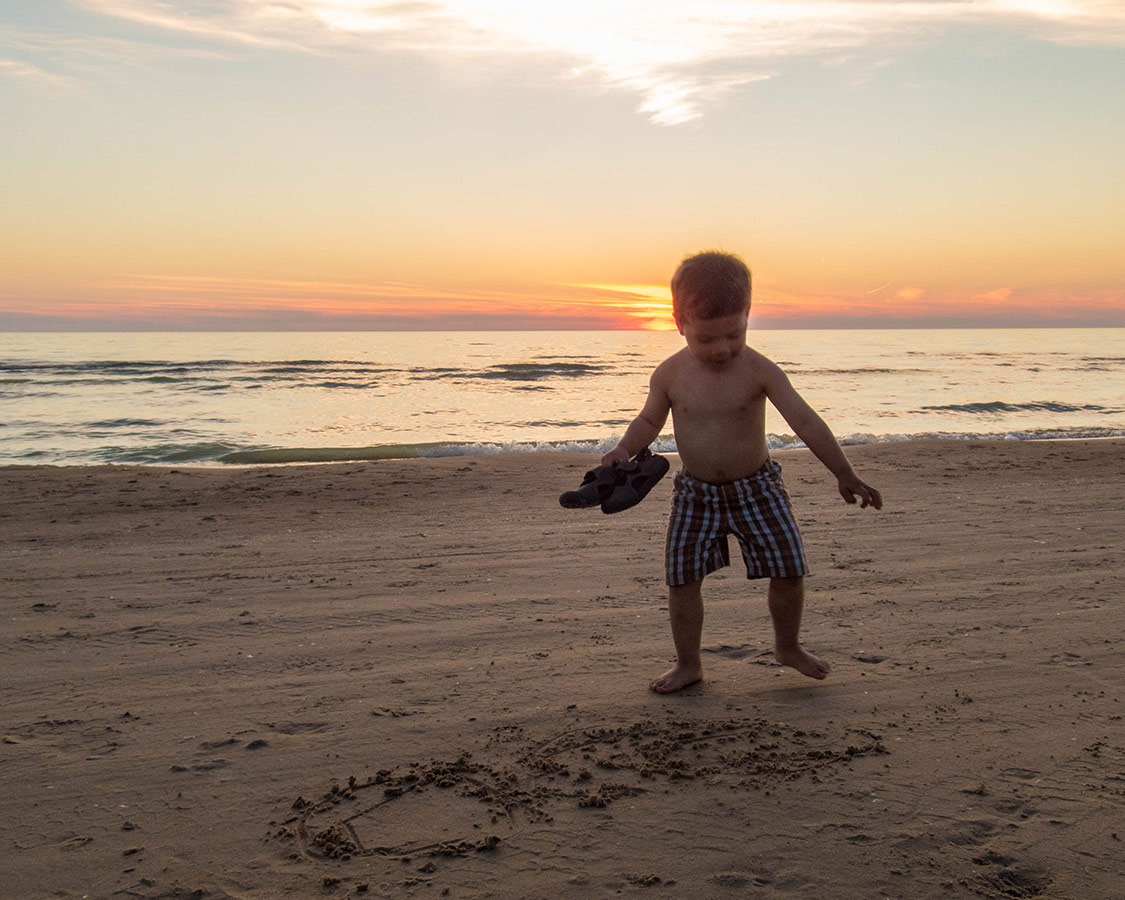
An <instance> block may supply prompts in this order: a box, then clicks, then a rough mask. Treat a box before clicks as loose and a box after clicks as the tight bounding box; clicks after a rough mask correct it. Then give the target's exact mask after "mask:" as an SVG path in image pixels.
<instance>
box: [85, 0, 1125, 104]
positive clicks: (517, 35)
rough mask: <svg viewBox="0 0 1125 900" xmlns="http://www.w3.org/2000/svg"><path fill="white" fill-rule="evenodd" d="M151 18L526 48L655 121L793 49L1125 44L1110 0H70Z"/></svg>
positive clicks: (460, 47) (374, 47)
mask: <svg viewBox="0 0 1125 900" xmlns="http://www.w3.org/2000/svg"><path fill="white" fill-rule="evenodd" d="M70 2H71V3H73V4H75V5H77V6H81V7H84V8H86V9H90V10H93V11H96V12H99V13H103V14H105V15H107V16H113V17H117V18H121V19H128V20H130V21H133V22H138V23H142V24H145V25H148V26H151V27H154V28H159V29H171V30H175V31H179V32H186V33H190V34H194V35H197V36H200V37H205V38H211V39H219V40H224V41H234V42H237V43H243V44H249V45H254V46H258V47H272V48H277V49H289V50H301V51H307V52H315V53H330V52H334V51H344V50H352V51H355V50H359V51H375V52H383V51H402V52H408V53H416V54H423V55H426V56H427V57H430V58H433V59H440V60H442V61H443V63H445V64H448V61H450V60H459V61H460V62H461V63H462V64H469V65H475V66H485V65H492V62H491V61H493V60H496V59H505V60H517V61H518V59H520V58H527V57H534V58H536V59H540V60H544V61H546V62H547V64H548V65H550V66H551V67H553V69H554V70H555V71H556V72H557V73H558V75H559V77H574V74H575V73H578V74H579V75H580V76H581V75H590V76H592V83H593V84H596V85H598V86H599V87H600V88H602V89H605V88H610V89H615V90H622V91H627V92H630V93H633V94H635V95H637V96H639V98H640V99H639V102H638V110H639V111H640V112H642V113H644V114H645V115H647V116H648V117H649V119H650V120H651V121H653V122H655V123H658V124H663V125H676V124H682V123H684V122H689V121H691V120H693V119H696V118H698V117H700V116H701V115H702V114H703V110H704V109H705V108H706V107H707V105H708V104H710V103H713V102H714V101H715V99H716V98H717V97H719V96H721V95H722V94H724V93H726V92H728V91H730V90H731V89H733V88H735V87H738V86H740V85H744V84H748V83H750V82H753V81H757V80H761V79H764V78H770V77H773V76H774V74H775V72H776V69H777V66H778V65H779V63H781V62H782V61H785V60H788V59H793V58H804V59H810V58H812V59H822V60H824V61H826V62H835V61H838V60H839V59H840V58H841V56H844V57H845V58H847V57H860V56H862V55H863V54H865V53H866V52H867V51H870V50H872V49H878V50H879V51H880V52H884V51H886V50H888V49H894V48H905V47H908V46H910V45H912V44H915V43H916V42H917V41H919V40H921V39H924V38H926V37H929V36H933V35H936V34H940V33H941V32H942V31H944V30H945V29H948V28H952V27H954V26H965V25H967V26H981V27H985V26H986V27H999V28H1007V29H1011V30H1015V31H1018V32H1020V33H1025V34H1030V35H1031V36H1034V37H1037V38H1042V39H1045V40H1051V41H1058V42H1063V43H1078V44H1110V45H1117V46H1121V45H1125V5H1123V4H1122V3H1121V2H1120V0H705V2H703V0H690V2H689V0H665V2H658V0H569V2H566V3H546V2H542V3H541V2H533V0H414V2H410V0H408V2H402V0H285V2H278V0H209V2H207V3H191V4H188V3H168V2H162V0H70Z"/></svg>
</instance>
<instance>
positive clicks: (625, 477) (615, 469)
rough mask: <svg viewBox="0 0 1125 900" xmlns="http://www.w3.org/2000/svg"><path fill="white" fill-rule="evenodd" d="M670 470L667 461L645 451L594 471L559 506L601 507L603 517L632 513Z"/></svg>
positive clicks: (561, 497) (562, 497)
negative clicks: (633, 508)
mask: <svg viewBox="0 0 1125 900" xmlns="http://www.w3.org/2000/svg"><path fill="white" fill-rule="evenodd" d="M668 468H669V466H668V460H666V459H665V458H664V457H663V456H660V455H658V454H656V453H653V452H652V451H651V450H649V449H648V447H645V448H644V449H643V450H642V451H641V452H640V453H638V454H637V455H636V456H634V457H633V458H632V459H630V460H628V461H627V462H622V463H614V464H613V465H611V466H598V467H597V468H596V469H591V470H590V471H589V472H587V473H586V477H585V478H584V479H583V480H582V486H581V487H579V488H578V490H576V491H567V492H566V493H564V494H562V495H561V496H560V497H559V505H560V506H563V507H565V508H566V509H588V508H589V507H591V506H601V508H602V512H604V513H616V512H621V511H622V510H625V509H630V508H631V507H634V506H636V505H637V504H638V503H640V502H641V501H642V500H644V498H645V496H646V495H647V494H648V492H649V491H651V490H652V489H653V487H654V486H655V485H656V483H657V482H658V481H660V479H661V478H663V477H664V476H665V474H666V473H667V472H668Z"/></svg>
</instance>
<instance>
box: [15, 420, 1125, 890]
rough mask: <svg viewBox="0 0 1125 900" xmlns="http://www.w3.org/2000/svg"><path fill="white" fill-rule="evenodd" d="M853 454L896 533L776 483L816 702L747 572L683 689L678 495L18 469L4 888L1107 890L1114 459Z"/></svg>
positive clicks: (346, 470)
mask: <svg viewBox="0 0 1125 900" xmlns="http://www.w3.org/2000/svg"><path fill="white" fill-rule="evenodd" d="M845 449H846V452H847V454H848V456H849V458H851V459H852V461H853V463H854V464H855V466H856V469H857V471H858V472H859V473H860V476H861V477H862V478H864V479H865V480H867V481H869V482H870V483H872V484H873V485H875V486H876V487H878V488H879V489H880V490H881V491H882V492H883V495H884V499H885V501H886V506H885V507H884V509H883V511H882V512H873V511H872V510H858V509H855V508H853V507H849V506H847V505H846V504H844V503H843V502H842V501H840V500H839V498H838V496H837V494H836V491H835V484H834V481H833V480H832V479H831V476H830V475H829V474H828V473H827V472H826V471H824V470H823V468H822V467H821V466H820V464H819V463H817V462H816V460H815V459H814V458H813V457H812V455H811V454H810V453H809V452H808V451H807V450H781V451H771V452H772V454H773V455H774V456H775V458H777V459H779V460H780V461H781V463H782V465H783V467H784V477H785V480H786V485H787V487H788V489H789V492H790V494H791V495H792V497H793V502H794V507H795V511H796V515H797V518H798V520H799V522H800V524H801V528H802V532H803V534H804V539H805V543H806V548H807V552H808V555H809V559H810V565H811V566H812V569H813V575H812V576H811V577H810V579H809V584H808V587H809V591H808V600H807V605H806V612H805V622H804V626H803V632H802V634H803V639H804V642H805V644H806V645H807V646H808V647H809V648H810V649H811V650H812V651H814V652H816V653H817V654H818V655H823V656H824V657H825V658H827V659H828V660H829V661H830V662H831V663H832V664H833V671H832V673H831V674H830V675H829V677H828V679H827V680H826V681H825V682H813V681H812V680H810V679H806V678H803V677H802V676H799V675H797V674H795V673H794V672H793V671H792V670H790V669H782V668H781V667H778V666H777V665H776V664H775V663H774V662H773V660H772V656H771V652H770V651H771V648H772V634H771V631H770V627H769V620H768V615H767V613H766V610H765V599H764V596H765V586H764V585H763V584H761V583H755V582H747V581H746V579H745V578H744V573H743V572H742V570H741V569H740V568H739V567H738V566H737V564H736V566H735V567H732V568H730V569H726V570H724V571H723V572H722V573H719V574H717V575H716V576H712V577H711V578H709V579H708V580H707V582H706V584H705V588H704V590H705V603H706V604H707V615H708V618H707V622H706V624H705V631H704V649H705V653H704V664H705V681H704V682H703V683H702V684H701V685H699V686H696V687H693V688H689V689H687V690H685V691H683V692H681V693H679V694H676V695H672V696H668V697H660V696H657V695H655V694H653V693H651V692H650V691H648V689H647V684H648V681H649V680H651V678H652V677H653V676H655V675H656V674H659V672H660V671H663V669H665V668H667V662H668V661H669V659H670V658H671V656H672V648H671V641H670V637H669V633H668V623H667V612H666V602H665V599H664V593H665V589H664V587H663V564H662V552H663V527H664V524H665V522H666V515H667V506H668V502H667V501H668V498H669V496H670V493H671V478H665V479H664V480H663V481H662V482H661V483H660V484H659V485H657V487H656V488H655V489H654V490H653V492H652V494H650V496H649V497H648V498H647V499H646V500H645V502H644V503H642V504H641V505H640V506H638V507H636V508H635V509H632V510H629V511H627V512H624V513H620V514H618V515H615V516H605V515H603V514H602V513H601V512H600V511H597V510H564V509H561V508H560V507H559V506H558V502H557V497H558V494H559V493H561V492H562V491H564V490H569V489H572V488H574V487H576V486H577V485H578V483H579V482H580V480H581V478H582V474H583V473H584V472H585V470H586V469H588V468H590V466H591V459H590V456H588V455H585V454H567V453H533V454H515V453H505V454H495V455H487V456H484V455H480V456H465V457H443V458H415V459H405V460H383V461H379V462H378V463H377V464H375V463H363V462H341V463H322V464H291V465H284V466H270V467H237V468H232V467H227V466H224V467H221V468H218V467H195V466H190V465H184V464H178V465H175V466H167V467H165V466H151V465H131V466H121V465H107V466H48V465H26V466H5V467H2V468H0V478H2V479H3V483H4V484H5V494H6V497H7V498H9V499H8V502H6V503H5V505H4V508H3V509H2V510H0V525H2V528H0V533H2V535H3V537H2V540H0V552H2V554H3V560H4V566H3V575H2V576H0V587H2V588H3V591H2V599H0V612H2V613H3V616H4V620H5V622H6V623H7V626H6V627H5V628H4V629H3V632H2V637H0V659H2V660H3V662H2V664H0V665H2V669H3V678H2V679H0V702H2V703H3V704H4V707H5V709H6V710H7V712H8V715H7V719H8V721H9V723H10V724H8V725H6V726H5V730H4V734H3V740H4V743H3V744H2V745H0V750H2V755H0V772H2V773H3V776H4V781H5V784H6V785H8V786H9V789H8V791H7V792H6V795H5V797H4V799H3V800H0V804H2V809H3V815H2V816H0V822H2V823H3V824H2V825H0V837H2V838H3V842H4V846H5V847H6V848H8V849H7V851H6V853H5V854H4V858H3V860H2V861H0V883H4V884H5V885H8V886H10V887H9V890H10V891H11V892H12V895H13V896H20V897H26V898H46V897H64V898H69V897H73V898H78V897H82V896H83V895H86V894H89V895H90V896H109V895H111V894H113V893H115V892H120V891H124V892H127V893H128V894H129V895H132V896H140V897H145V898H152V900H156V898H179V897H187V896H189V895H190V894H191V893H192V892H196V891H197V892H199V893H198V896H199V897H200V898H212V897H214V898H222V897H238V898H240V900H245V898H262V900H265V898H274V897H277V896H284V895H290V894H291V895H294V896H311V895H314V894H316V895H319V894H321V893H324V892H329V893H332V894H334V895H336V896H350V895H355V894H357V893H359V894H361V895H362V894H363V893H366V894H367V895H368V896H379V897H399V896H401V897H410V896H429V895H432V894H433V893H434V892H435V891H436V892H437V893H441V892H442V891H444V890H446V889H448V890H449V895H450V896H453V897H457V896H460V897H474V898H475V897H481V898H483V897H486V896H487V897H497V898H509V897H510V898H517V897H527V896H534V895H536V894H544V895H551V896H566V897H576V898H586V897H589V898H595V897H604V896H606V895H607V894H612V893H615V892H618V891H620V892H622V893H623V894H626V895H628V894H631V893H633V892H635V891H639V890H641V889H648V888H656V889H657V890H658V891H659V890H660V887H662V886H663V887H667V886H669V885H672V887H671V891H672V893H675V892H679V891H683V890H690V891H696V892H700V893H702V894H708V893H710V894H713V895H715V896H721V895H725V894H726V893H730V892H733V891H735V890H741V891H742V892H745V891H747V890H753V889H755V888H759V889H760V890H763V891H772V892H774V893H777V894H781V893H793V894H795V895H797V896H809V895H811V894H813V893H824V892H830V893H832V894H833V895H835V896H838V897H842V898H845V900H847V898H855V900H860V898H862V900H867V898H870V897H872V896H890V897H901V898H904V900H905V898H922V900H928V898H937V897H950V896H953V897H962V896H963V897H975V896H980V895H982V894H983V895H985V896H989V895H994V896H1006V894H1004V893H1003V892H1004V890H1006V889H1007V888H1008V887H1011V886H1012V885H1018V886H1020V889H1021V890H1024V889H1026V890H1027V891H1028V892H1031V893H1035V892H1037V895H1043V896H1058V897H1083V898H1095V900H1096V898H1107V900H1108V898H1110V897H1113V896H1115V892H1116V891H1118V890H1119V866H1118V863H1117V862H1116V860H1118V859H1119V858H1120V847H1121V843H1120V840H1121V837H1122V835H1121V833H1120V830H1119V829H1120V825H1119V823H1120V821H1121V820H1122V815H1123V814H1125V793H1123V792H1122V790H1121V788H1120V779H1121V775H1122V771H1123V766H1125V747H1123V744H1122V740H1121V737H1120V735H1121V724H1120V723H1121V716H1122V714H1123V713H1125V673H1123V672H1122V670H1121V667H1120V665H1119V660H1118V657H1119V655H1120V653H1119V648H1120V646H1121V642H1122V639H1123V638H1125V624H1123V623H1122V622H1121V617H1120V615H1119V614H1118V612H1119V611H1118V610H1117V609H1116V606H1117V593H1118V591H1117V586H1118V585H1119V584H1120V583H1121V577H1122V575H1123V574H1125V572H1123V569H1125V563H1123V562H1122V559H1121V554H1120V548H1121V546H1122V543H1123V542H1122V536H1123V535H1122V532H1123V526H1122V523H1121V522H1120V510H1121V509H1123V508H1125V462H1123V461H1122V460H1123V459H1125V453H1123V452H1122V451H1125V439H1121V438H1102V439H1087V440H1037V441H1020V442H1016V441H1011V442H1009V441H998V442H986V441H973V440H949V441H941V440H927V441H915V442H893V443H892V442H886V443H877V444H863V445H849V446H847V447H846V448H845ZM672 462H673V467H675V465H676V463H677V460H672ZM732 549H735V548H732ZM734 555H735V557H737V551H735V553H734ZM334 785H335V790H333V786H334ZM813 845H815V847H816V852H815V853H812V852H810V847H811V846H813ZM345 856H347V857H349V858H347V859H345V858H344V857H345ZM361 885H367V889H366V890H364V891H360V886H361ZM1006 886H1007V887H1006ZM1031 893H1029V894H1028V895H1029V896H1030V895H1031ZM669 895H671V894H669Z"/></svg>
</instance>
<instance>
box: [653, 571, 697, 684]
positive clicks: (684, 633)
mask: <svg viewBox="0 0 1125 900" xmlns="http://www.w3.org/2000/svg"><path fill="white" fill-rule="evenodd" d="M668 618H669V619H670V620H671V623H672V643H673V644H675V646H676V664H675V665H674V666H673V667H672V668H670V669H669V670H668V671H667V672H665V673H664V674H663V675H661V676H660V677H659V678H657V679H656V680H655V681H653V682H652V683H651V684H649V687H650V688H652V689H653V690H654V691H656V693H658V694H672V693H675V692H676V691H678V690H681V689H682V688H686V687H687V686H688V685H689V684H695V683H696V682H697V681H702V680H703V660H702V658H701V657H700V652H699V646H700V641H701V640H702V639H703V581H702V580H700V581H693V582H690V583H689V584H678V585H672V586H671V587H669V588H668Z"/></svg>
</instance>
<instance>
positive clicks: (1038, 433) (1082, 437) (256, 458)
mask: <svg viewBox="0 0 1125 900" xmlns="http://www.w3.org/2000/svg"><path fill="white" fill-rule="evenodd" d="M1072 431H1073V433H1061V432H1060V431H1059V430H1057V429H1037V430H1035V431H1031V432H1017V431H1009V432H1007V433H1006V435H1007V436H1000V435H999V434H998V433H992V432H983V433H977V432H963V433H952V432H942V433H939V434H929V433H927V434H919V435H912V434H890V435H857V434H852V435H844V436H837V439H838V441H839V443H840V445H841V446H842V447H864V446H869V445H881V444H904V443H915V442H919V441H950V442H955V443H956V442H966V441H983V442H986V443H1004V444H1007V443H1017V444H1022V443H1032V442H1038V441H1105V440H1123V439H1125V431H1119V430H1117V429H1114V428H1112V427H1108V426H1087V427H1084V428H1077V429H1073V430H1072ZM1099 431H1108V432H1110V433H1107V434H1097V433H1095V432H1099ZM768 439H769V442H770V444H771V445H772V446H771V447H770V452H771V453H778V452H785V451H792V450H805V449H807V448H806V447H805V446H804V444H803V443H802V442H801V441H799V440H797V439H796V438H794V437H792V436H787V437H778V436H777V435H772V434H771V435H769V437H768ZM615 441H616V438H612V437H611V438H602V439H558V440H551V441H492V440H481V441H425V442H420V443H394V444H371V445H366V446H357V447H273V448H267V449H253V450H232V451H229V452H224V453H223V455H222V456H217V457H208V458H202V457H201V458H192V459H184V460H176V461H164V460H154V461H150V462H144V461H125V462H111V461H101V462H91V463H69V462H43V463H34V462H0V471H3V470H4V469H9V468H43V467H45V468H74V469H83V468H100V467H122V466H124V467H131V466H133V467H137V468H141V469H168V468H193V469H215V470H235V469H251V468H258V467H268V468H281V467H286V466H305V465H315V466H321V465H344V464H351V463H379V462H394V461H400V460H409V459H473V458H477V457H491V456H509V455H533V456H538V455H540V454H555V455H558V454H578V455H589V456H601V455H602V453H603V452H605V450H606V449H607V448H609V447H611V446H612V445H613V443H615ZM653 446H654V448H655V451H656V452H658V453H663V454H666V455H676V451H675V449H673V448H674V447H675V440H674V438H673V437H672V436H671V435H662V436H661V437H660V438H659V439H658V440H657V441H654V442H653ZM233 459H237V460H244V461H233V462H232V461H229V460H233Z"/></svg>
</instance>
